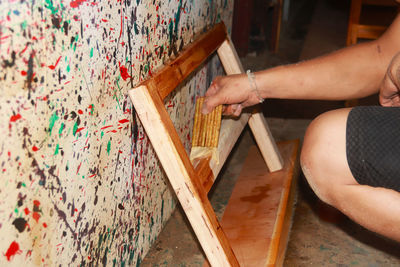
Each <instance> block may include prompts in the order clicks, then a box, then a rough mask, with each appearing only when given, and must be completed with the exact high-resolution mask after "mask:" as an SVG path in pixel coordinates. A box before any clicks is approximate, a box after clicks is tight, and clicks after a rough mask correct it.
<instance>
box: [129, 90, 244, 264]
mask: <svg viewBox="0 0 400 267" xmlns="http://www.w3.org/2000/svg"><path fill="white" fill-rule="evenodd" d="M129 96H130V98H131V100H132V102H133V105H134V106H135V109H136V112H137V114H138V116H139V118H140V121H141V122H142V124H143V127H144V128H145V130H146V133H147V135H148V137H149V139H150V141H151V143H152V145H153V148H154V150H155V151H156V153H157V156H158V158H159V160H160V162H161V164H162V166H163V168H164V171H165V173H166V174H167V176H168V178H169V181H170V183H171V186H172V187H173V189H174V191H175V193H176V195H177V197H178V199H179V202H180V203H181V205H182V208H183V210H184V211H185V213H186V215H187V217H188V219H189V221H190V224H191V225H192V227H193V230H194V232H195V233H196V236H197V238H198V240H199V242H200V244H201V246H202V248H203V250H204V252H205V254H206V255H207V258H208V260H209V261H210V263H211V264H212V265H213V266H239V264H238V262H237V259H236V257H235V256H234V254H233V251H232V249H231V247H230V245H229V242H228V240H227V238H226V236H225V234H224V232H223V231H222V228H221V226H220V224H219V222H218V220H217V218H216V216H215V213H214V211H213V209H212V207H211V205H210V202H209V200H208V198H207V195H206V193H205V192H204V190H203V187H202V186H201V185H200V184H199V181H198V180H197V179H196V173H195V171H194V169H193V166H192V165H191V163H190V160H189V157H188V155H187V154H186V151H185V149H184V147H183V145H182V142H181V141H180V139H179V136H178V133H177V132H176V130H175V128H174V125H173V123H172V121H171V119H170V117H169V115H168V113H167V111H166V109H165V107H164V104H163V102H162V100H161V99H160V98H159V96H158V95H151V93H150V92H149V90H148V89H147V88H146V86H139V87H137V88H135V89H132V90H130V91H129Z"/></svg>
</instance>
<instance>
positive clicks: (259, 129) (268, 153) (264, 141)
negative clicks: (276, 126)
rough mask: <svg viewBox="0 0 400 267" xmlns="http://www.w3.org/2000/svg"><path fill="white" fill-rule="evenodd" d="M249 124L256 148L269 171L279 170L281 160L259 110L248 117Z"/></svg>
mask: <svg viewBox="0 0 400 267" xmlns="http://www.w3.org/2000/svg"><path fill="white" fill-rule="evenodd" d="M249 126H250V128H251V129H252V132H253V135H254V138H255V139H256V142H257V145H258V148H259V149H260V150H261V154H262V156H263V158H264V160H265V163H266V164H267V166H268V169H269V171H271V172H274V171H279V170H281V169H282V167H283V160H282V157H281V154H280V153H279V150H278V147H277V146H276V143H275V141H274V138H273V137H272V133H271V131H270V129H269V127H268V124H267V122H266V121H265V118H264V115H263V114H262V113H261V112H257V111H256V112H255V113H253V115H252V116H251V117H250V119H249Z"/></svg>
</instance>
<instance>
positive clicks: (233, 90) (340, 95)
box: [203, 15, 400, 115]
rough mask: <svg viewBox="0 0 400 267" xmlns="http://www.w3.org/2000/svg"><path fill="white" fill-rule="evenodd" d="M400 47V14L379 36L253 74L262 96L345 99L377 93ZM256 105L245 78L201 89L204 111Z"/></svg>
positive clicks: (231, 78) (236, 112)
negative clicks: (372, 39) (224, 105)
mask: <svg viewBox="0 0 400 267" xmlns="http://www.w3.org/2000/svg"><path fill="white" fill-rule="evenodd" d="M399 50H400V15H399V16H398V17H397V18H396V19H395V21H394V22H393V23H392V25H391V26H390V28H389V29H388V30H387V31H386V32H385V34H384V35H382V37H380V38H379V39H378V40H375V41H371V42H368V43H362V44H358V45H355V46H352V47H347V48H344V49H341V50H338V51H336V52H333V53H330V54H327V55H325V56H322V57H318V58H315V59H312V60H308V61H304V62H301V63H297V64H292V65H287V66H280V67H276V68H272V69H267V70H264V71H260V72H257V73H256V74H255V77H256V84H257V87H258V90H259V93H260V95H261V96H262V97H263V98H287V99H320V100H344V99H352V98H360V97H364V96H368V95H371V94H373V93H376V92H378V91H379V87H380V85H381V83H382V80H383V78H384V77H385V73H386V70H387V68H388V65H389V63H390V61H391V60H392V58H393V56H394V55H395V54H396V52H397V51H399ZM257 103H258V96H257V95H256V94H255V92H254V91H252V89H251V86H250V84H249V81H248V79H247V76H246V75H245V74H244V75H233V76H227V77H223V78H222V77H218V78H216V80H215V81H214V83H213V84H212V86H211V87H210V88H209V90H208V92H207V93H206V102H205V107H204V108H203V112H210V111H211V110H212V109H213V108H214V107H215V106H216V105H219V104H233V105H231V106H230V108H228V110H227V112H226V113H228V114H229V113H234V115H239V114H240V111H241V109H242V108H243V107H246V106H250V105H254V104H257Z"/></svg>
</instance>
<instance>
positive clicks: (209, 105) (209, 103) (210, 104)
mask: <svg viewBox="0 0 400 267" xmlns="http://www.w3.org/2000/svg"><path fill="white" fill-rule="evenodd" d="M220 104H222V103H221V101H220V100H219V97H218V95H217V94H216V95H214V96H212V97H207V96H206V98H205V99H204V103H203V107H202V109H201V113H203V114H208V113H210V112H211V111H213V109H214V108H215V107H216V106H218V105H220Z"/></svg>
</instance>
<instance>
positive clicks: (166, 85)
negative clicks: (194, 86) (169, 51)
mask: <svg viewBox="0 0 400 267" xmlns="http://www.w3.org/2000/svg"><path fill="white" fill-rule="evenodd" d="M226 36H227V33H226V28H225V25H224V24H223V23H222V22H221V23H219V24H217V25H216V26H214V28H212V29H211V30H210V31H208V32H207V33H205V34H203V35H201V36H200V37H199V38H198V39H197V40H196V41H195V42H194V43H192V44H191V45H189V46H188V47H187V48H185V49H184V50H183V51H182V52H181V53H180V55H179V56H178V57H177V58H176V59H175V60H173V61H172V62H170V63H169V64H167V65H166V66H164V67H163V68H162V70H160V71H159V72H158V73H157V74H156V75H154V76H153V77H152V78H151V79H149V80H147V81H145V82H143V84H142V85H145V86H147V88H149V89H150V90H153V91H154V92H158V94H159V95H160V97H161V99H164V98H165V97H166V96H167V95H169V94H170V93H171V92H172V91H173V90H174V89H175V88H176V87H177V86H178V85H179V84H180V83H182V82H183V81H184V80H185V79H186V78H187V77H188V76H189V74H190V73H192V72H193V71H194V70H195V69H196V68H198V67H199V66H200V65H201V64H202V63H203V62H204V61H205V60H206V59H207V58H208V57H209V56H210V55H211V54H212V53H214V52H215V50H217V48H218V47H219V46H220V45H221V43H222V42H223V41H224V40H225V39H226Z"/></svg>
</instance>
